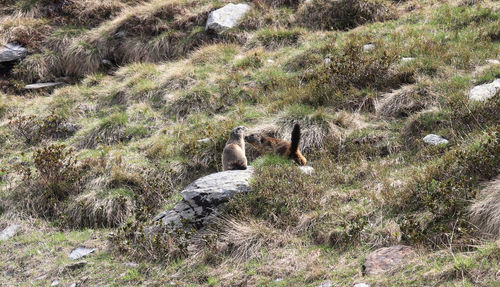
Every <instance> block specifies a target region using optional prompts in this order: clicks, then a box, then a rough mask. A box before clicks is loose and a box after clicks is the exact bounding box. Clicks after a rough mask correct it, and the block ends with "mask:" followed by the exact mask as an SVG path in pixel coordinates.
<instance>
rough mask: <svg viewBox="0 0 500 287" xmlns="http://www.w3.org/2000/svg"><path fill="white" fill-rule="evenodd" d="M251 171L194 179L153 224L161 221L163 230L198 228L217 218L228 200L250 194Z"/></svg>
mask: <svg viewBox="0 0 500 287" xmlns="http://www.w3.org/2000/svg"><path fill="white" fill-rule="evenodd" d="M253 171H254V170H253V167H251V166H249V167H248V169H246V170H229V171H223V172H218V173H214V174H210V175H207V176H205V177H202V178H199V179H197V180H196V181H194V182H193V183H191V184H190V185H189V186H188V187H186V189H184V190H183V191H182V192H181V196H182V200H181V201H179V202H178V203H177V204H176V205H175V206H174V207H173V208H172V209H170V210H166V211H164V212H162V213H160V214H158V215H157V216H156V217H155V218H154V219H153V222H158V221H159V220H161V226H162V227H163V228H169V227H170V228H172V227H174V228H182V227H186V225H187V226H190V227H194V228H201V227H202V226H204V225H206V224H207V223H209V222H210V221H212V220H213V219H215V218H216V217H217V215H218V209H219V208H220V207H221V206H222V205H223V204H224V203H226V202H227V201H228V200H229V199H230V198H231V197H233V196H234V195H235V194H238V193H241V192H247V191H249V190H250V186H249V184H248V180H249V179H250V177H252V175H253Z"/></svg>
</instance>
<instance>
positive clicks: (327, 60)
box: [323, 58, 332, 65]
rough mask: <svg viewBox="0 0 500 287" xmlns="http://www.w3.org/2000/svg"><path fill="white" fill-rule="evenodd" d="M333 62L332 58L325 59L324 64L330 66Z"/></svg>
mask: <svg viewBox="0 0 500 287" xmlns="http://www.w3.org/2000/svg"><path fill="white" fill-rule="evenodd" d="M331 62H332V60H331V59H330V58H324V59H323V63H324V64H325V65H329V64H330V63H331Z"/></svg>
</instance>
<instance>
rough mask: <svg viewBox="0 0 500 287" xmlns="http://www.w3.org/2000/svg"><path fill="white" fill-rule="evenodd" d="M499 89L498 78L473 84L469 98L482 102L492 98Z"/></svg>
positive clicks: (499, 82)
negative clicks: (477, 84) (485, 82)
mask: <svg viewBox="0 0 500 287" xmlns="http://www.w3.org/2000/svg"><path fill="white" fill-rule="evenodd" d="M499 91H500V79H496V80H494V81H493V82H491V83H488V84H482V85H479V86H475V87H474V88H472V89H471V90H470V91H469V100H471V101H476V102H484V101H487V100H489V99H491V98H493V97H494V96H495V95H496V94H497V93H498V92H499Z"/></svg>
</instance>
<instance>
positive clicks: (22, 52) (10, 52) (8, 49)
mask: <svg viewBox="0 0 500 287" xmlns="http://www.w3.org/2000/svg"><path fill="white" fill-rule="evenodd" d="M27 52H28V51H27V50H26V48H23V47H21V46H19V45H15V44H11V43H8V44H5V46H3V47H1V48H0V63H4V62H12V61H17V60H20V59H22V58H23V57H24V56H26V54H27Z"/></svg>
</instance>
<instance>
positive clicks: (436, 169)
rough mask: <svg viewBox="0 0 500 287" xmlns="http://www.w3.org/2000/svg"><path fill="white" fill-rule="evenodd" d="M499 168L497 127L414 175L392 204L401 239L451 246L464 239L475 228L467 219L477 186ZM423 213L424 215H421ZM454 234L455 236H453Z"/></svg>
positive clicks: (499, 147)
mask: <svg viewBox="0 0 500 287" xmlns="http://www.w3.org/2000/svg"><path fill="white" fill-rule="evenodd" d="M499 169H500V125H498V126H496V128H495V129H493V130H491V131H490V132H489V133H488V134H487V136H485V137H484V138H483V139H482V140H480V141H478V142H474V143H472V144H471V145H469V146H467V147H466V148H456V149H453V150H451V151H448V152H447V153H445V154H444V155H443V156H442V157H441V158H439V159H438V160H437V161H436V162H435V163H432V164H429V165H428V166H427V167H426V168H425V169H424V170H422V171H421V172H418V173H415V174H414V175H413V177H412V179H411V182H410V184H408V185H407V186H406V187H405V188H404V190H403V191H402V193H401V194H400V195H401V196H400V197H399V199H398V200H397V204H395V205H393V208H394V213H396V214H402V215H401V216H399V222H398V223H399V224H400V226H401V232H402V235H403V239H404V240H407V241H417V242H418V241H429V242H430V243H432V244H433V245H442V244H446V245H448V244H450V242H449V240H451V239H450V236H454V238H455V240H456V241H458V240H459V239H460V238H467V236H468V235H470V234H471V232H472V231H473V229H474V227H473V226H471V225H470V223H469V222H468V219H467V212H468V209H467V208H468V206H469V205H470V204H471V200H472V199H474V198H475V197H476V193H477V186H478V184H479V183H480V182H481V181H483V180H489V179H492V178H493V177H495V176H496V175H497V174H498V170H499ZM423 214H426V216H423ZM452 234H454V235H452Z"/></svg>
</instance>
